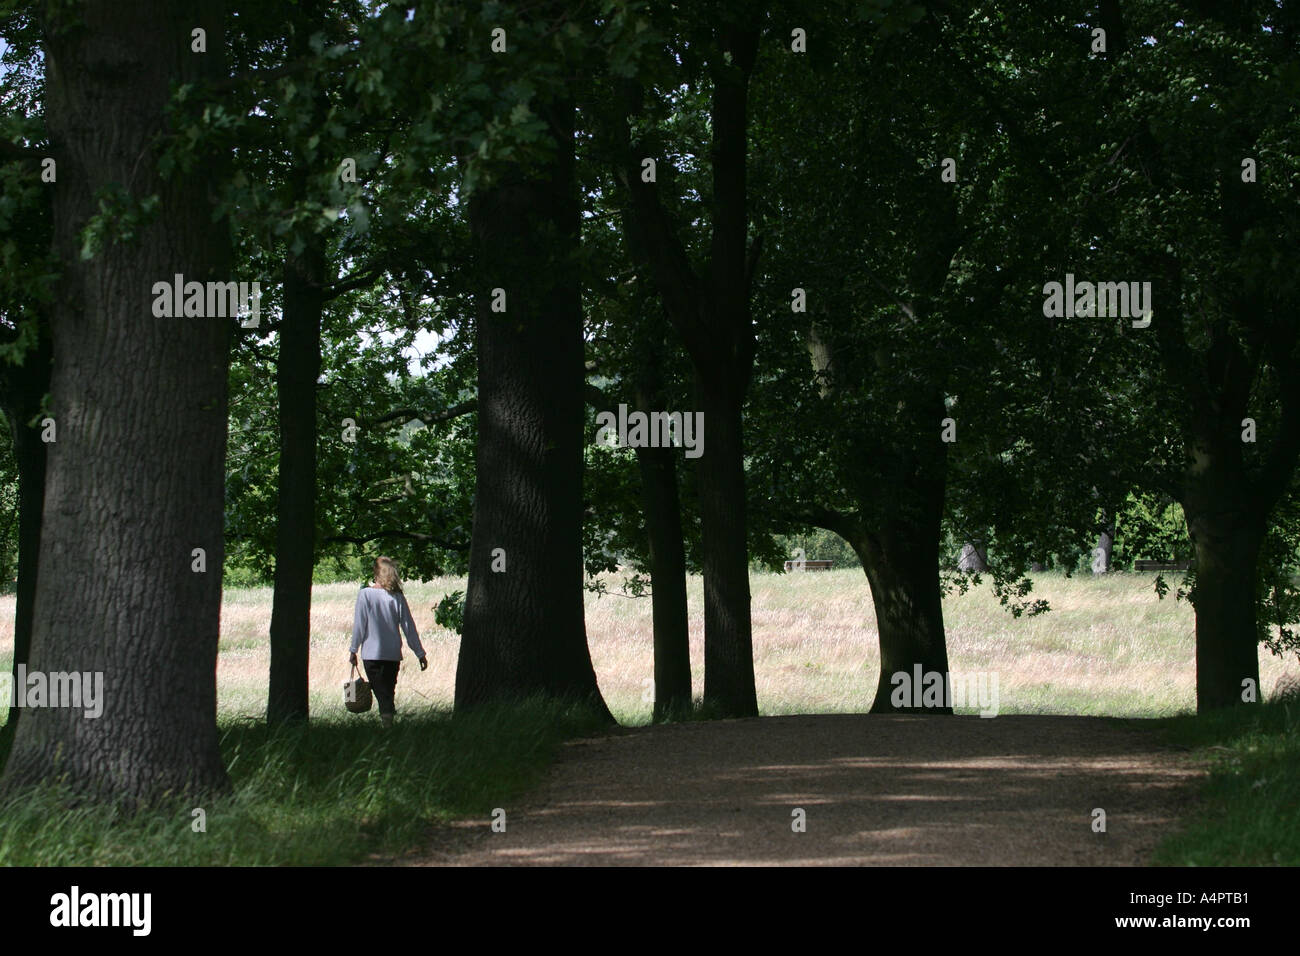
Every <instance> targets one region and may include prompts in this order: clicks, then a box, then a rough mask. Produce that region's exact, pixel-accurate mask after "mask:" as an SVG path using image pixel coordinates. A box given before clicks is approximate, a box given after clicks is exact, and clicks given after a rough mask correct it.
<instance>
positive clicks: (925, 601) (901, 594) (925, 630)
mask: <svg viewBox="0 0 1300 956" xmlns="http://www.w3.org/2000/svg"><path fill="white" fill-rule="evenodd" d="M936 474H937V475H938V477H935V475H936ZM943 475H944V471H943V468H942V467H939V468H938V469H933V470H932V471H931V473H930V474H928V475H926V476H923V477H917V478H916V479H915V481H914V483H913V486H912V488H913V493H912V494H911V495H909V496H908V498H907V500H906V503H905V504H906V507H905V508H898V509H896V517H895V518H892V519H891V520H889V521H888V522H887V523H886V525H885V527H884V528H883V529H881V530H880V531H877V532H870V531H860V532H859V533H858V534H856V535H855V536H854V538H853V539H852V540H850V544H852V545H853V549H854V551H856V552H857V554H858V557H859V558H860V559H861V560H862V568H863V570H864V571H865V572H866V575H867V580H868V582H870V584H871V598H872V602H873V603H874V604H875V608H876V626H877V628H878V630H879V632H880V678H879V680H878V682H877V684H876V698H875V701H874V702H873V703H872V705H871V713H873V714H880V713H927V714H951V713H952V708H951V707H948V706H939V707H933V706H924V704H923V703H921V702H920V700H919V697H913V694H916V695H920V694H921V693H922V688H918V687H915V674H916V672H917V671H916V668H917V667H919V668H920V673H921V675H922V677H923V678H924V677H925V675H927V674H938V675H940V676H939V680H942V681H946V679H947V677H948V645H947V638H946V635H945V633H944V627H943V595H942V593H941V591H940V586H939V530H940V528H939V526H940V522H941V520H942V518H943V500H944V477H943ZM896 675H906V676H907V683H904V684H901V685H900V684H899V683H897V681H898V678H897V677H896ZM900 687H902V688H905V689H906V690H907V691H908V693H905V694H900V696H901V697H902V700H901V702H898V701H895V700H894V697H895V695H896V693H899V688H900ZM918 703H920V704H921V705H920V706H917V704H918Z"/></svg>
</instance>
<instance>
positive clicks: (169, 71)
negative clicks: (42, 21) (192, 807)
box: [5, 0, 235, 804]
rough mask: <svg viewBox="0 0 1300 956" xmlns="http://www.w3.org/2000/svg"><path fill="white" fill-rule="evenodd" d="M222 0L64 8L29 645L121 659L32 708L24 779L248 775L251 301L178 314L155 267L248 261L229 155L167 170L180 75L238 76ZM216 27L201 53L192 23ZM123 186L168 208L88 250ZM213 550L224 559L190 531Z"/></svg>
mask: <svg viewBox="0 0 1300 956" xmlns="http://www.w3.org/2000/svg"><path fill="white" fill-rule="evenodd" d="M221 12H222V11H221V9H220V7H219V5H218V4H216V3H207V2H203V3H195V4H186V5H181V4H176V3H170V2H166V0H140V2H137V3H131V4H121V3H116V2H110V0H86V2H83V3H80V4H78V5H76V6H75V7H72V8H68V7H67V6H66V5H65V4H63V3H53V2H52V3H50V4H48V6H47V9H46V10H45V17H46V36H47V45H46V50H45V67H46V84H47V87H46V90H47V98H46V121H47V124H48V128H49V132H50V138H51V142H52V144H53V150H54V155H55V157H56V158H57V160H58V163H59V167H58V170H59V172H58V182H57V185H56V186H55V187H54V189H55V193H54V229H55V247H56V251H57V253H58V255H59V258H60V260H61V262H62V266H63V276H62V281H61V283H60V286H59V289H58V294H57V297H56V300H55V302H54V304H53V308H52V312H51V333H52V338H53V345H54V365H53V374H52V380H51V387H50V390H51V396H52V400H51V408H52V412H53V417H54V418H55V420H56V421H57V423H58V441H57V442H56V443H54V444H51V445H49V446H48V448H47V452H48V471H47V477H46V487H45V491H46V495H45V512H44V521H43V529H42V538H41V549H40V559H39V563H40V574H39V576H38V579H37V584H36V605H35V606H36V613H35V627H34V629H33V634H32V650H31V666H32V668H33V669H37V670H40V671H43V672H47V673H48V672H53V671H77V672H92V673H93V672H102V674H103V681H104V684H103V695H104V699H103V702H102V703H103V713H102V715H101V716H100V717H99V718H98V719H94V718H88V717H86V716H84V712H83V710H82V709H79V708H74V707H57V708H55V707H47V708H39V709H37V708H33V709H31V710H29V711H28V712H27V713H25V714H24V715H23V719H22V721H21V723H20V724H19V727H18V732H17V735H16V738H15V741H14V746H13V751H12V753H11V755H10V760H9V764H8V767H7V768H6V777H5V781H6V784H9V785H12V784H13V783H14V782H24V783H25V782H28V781H32V782H41V781H44V782H54V781H62V782H63V783H64V784H65V785H66V786H68V787H71V788H72V789H74V790H76V791H80V792H82V793H84V794H88V795H93V796H95V797H98V798H101V799H112V800H122V801H124V802H126V803H128V804H139V803H141V802H147V801H150V800H152V799H154V798H157V797H159V796H161V795H162V794H165V793H169V792H170V793H178V792H184V791H191V792H202V791H214V790H221V789H225V788H226V787H228V779H227V777H226V773H225V769H224V767H223V766H222V762H221V755H220V751H219V748H218V739H217V725H216V660H217V639H218V617H219V613H220V604H221V568H222V561H223V557H224V548H223V543H222V532H223V504H224V500H223V499H224V477H225V476H224V457H225V444H226V410H227V403H226V374H227V363H228V359H229V338H230V325H231V323H232V322H233V321H235V320H232V319H221V318H184V317H178V318H159V317H155V316H154V314H153V310H152V308H151V305H152V302H153V298H152V295H151V287H152V284H153V283H155V282H158V281H166V282H169V283H170V282H171V281H172V277H173V276H174V275H176V274H177V273H180V274H182V275H184V277H185V279H186V280H187V281H191V280H197V281H208V280H213V281H215V280H223V281H229V280H230V279H231V278H232V277H231V276H230V275H228V271H229V268H230V259H229V235H228V231H227V229H226V227H225V225H224V224H223V223H217V224H214V223H213V213H212V204H211V202H210V193H209V189H210V187H211V184H212V182H213V179H214V167H215V173H216V174H217V175H218V176H219V175H220V174H221V172H222V169H221V166H222V163H221V160H220V157H214V158H212V160H211V161H208V162H200V163H197V164H195V165H194V166H192V167H190V168H189V169H188V170H181V171H178V172H176V173H175V174H174V175H173V176H172V177H170V178H168V179H162V178H161V177H160V176H159V174H158V172H157V166H156V157H157V155H158V153H157V151H158V148H159V135H160V134H161V133H163V132H164V124H165V120H164V111H165V108H166V106H167V103H168V101H169V99H170V95H171V90H172V88H173V86H174V84H176V83H182V82H195V81H201V80H203V79H207V78H215V77H218V76H220V75H221V72H222V69H223V56H222V48H223V40H222V33H223V26H222V25H223V21H224V18H223V17H222V16H221V15H220V14H221ZM195 27H202V28H203V29H205V30H206V33H207V51H208V52H206V53H202V54H199V53H193V52H191V48H190V36H191V30H193V29H194V28H195ZM110 187H117V188H120V189H122V190H124V191H125V193H126V194H127V196H128V197H129V200H130V201H132V202H139V201H140V200H141V199H143V198H144V197H146V196H149V195H151V194H156V195H157V196H158V206H157V210H156V213H155V214H154V215H153V216H152V217H150V218H148V219H147V221H145V222H142V223H140V224H138V225H137V226H136V227H135V238H134V240H133V241H131V242H115V241H112V240H111V239H110V240H107V241H106V242H105V244H104V246H103V248H102V249H101V250H100V251H99V252H97V253H96V254H95V255H94V256H93V257H92V258H90V259H89V260H83V259H81V257H80V255H79V250H80V248H81V232H82V229H83V228H84V227H85V225H86V222H87V220H88V219H89V218H90V217H91V216H92V215H93V214H94V213H95V212H96V211H97V209H98V202H97V200H96V198H95V197H96V194H97V192H98V191H99V190H101V189H106V188H110ZM195 548H202V549H204V551H205V552H206V571H203V572H198V571H195V570H194V569H193V567H194V565H193V561H194V558H193V557H192V551H193V549H195Z"/></svg>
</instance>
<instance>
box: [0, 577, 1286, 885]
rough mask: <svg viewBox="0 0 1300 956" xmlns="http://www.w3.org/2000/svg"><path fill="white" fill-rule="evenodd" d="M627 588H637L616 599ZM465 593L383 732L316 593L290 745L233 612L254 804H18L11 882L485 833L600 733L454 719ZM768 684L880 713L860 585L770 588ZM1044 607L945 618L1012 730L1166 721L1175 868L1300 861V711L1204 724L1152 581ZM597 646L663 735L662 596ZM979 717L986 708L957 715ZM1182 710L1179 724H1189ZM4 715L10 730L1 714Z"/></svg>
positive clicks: (10, 844) (805, 699) (538, 712)
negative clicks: (1191, 762) (656, 690)
mask: <svg viewBox="0 0 1300 956" xmlns="http://www.w3.org/2000/svg"><path fill="white" fill-rule="evenodd" d="M609 584H610V586H611V587H616V586H617V582H616V581H613V580H612V579H611V581H610V582H609ZM463 588H464V581H463V579H453V578H447V579H442V580H436V581H432V582H427V583H423V584H418V583H412V584H410V585H408V588H407V592H408V597H409V600H410V604H411V607H412V611H413V613H414V616H415V620H416V624H417V626H418V627H419V628H420V631H421V635H422V638H423V640H424V644H425V647H426V649H427V650H428V652H429V657H430V669H429V670H428V671H427V672H425V673H421V672H420V671H419V669H418V668H417V667H415V666H414V661H413V659H412V658H411V657H410V656H409V655H408V657H407V661H408V663H407V666H406V667H404V669H403V672H402V677H401V679H400V680H399V682H398V723H397V727H396V729H395V731H394V732H393V733H389V734H379V733H378V732H377V731H378V718H377V716H376V715H375V713H374V712H373V711H372V712H371V713H369V714H365V715H361V716H357V715H351V714H348V713H347V712H346V711H345V710H344V708H343V705H342V700H341V685H342V683H343V681H344V680H345V679H346V677H347V675H348V670H349V668H348V663H347V646H348V640H349V637H350V633H351V624H352V612H353V602H354V600H355V597H356V591H357V588H356V586H355V585H351V584H336V585H320V586H317V587H316V588H315V591H314V600H313V610H312V631H313V635H312V662H311V688H312V712H313V721H312V725H311V728H310V731H309V732H304V731H302V730H291V731H288V732H283V733H277V734H270V733H268V732H267V731H266V729H265V727H264V726H263V725H262V724H261V723H260V718H261V716H262V714H263V712H264V710H265V704H266V674H267V669H268V663H269V653H268V647H267V628H268V624H269V620H270V610H271V609H270V601H271V590H270V589H269V588H252V589H237V590H230V591H228V592H227V593H226V595H225V600H224V603H223V608H222V620H221V635H222V636H221V651H220V659H219V664H218V671H217V677H218V699H219V722H220V724H221V727H222V732H223V740H222V750H223V754H224V756H225V760H226V764H227V766H228V767H229V768H230V774H231V778H232V781H233V783H234V786H235V792H234V795H233V796H231V797H227V798H224V799H222V800H218V801H214V802H212V804H211V805H210V806H209V807H207V808H205V812H206V813H207V814H208V816H207V829H206V831H205V832H203V833H201V834H200V833H196V831H194V829H193V827H192V815H193V810H194V808H193V807H191V806H190V805H189V804H188V803H186V802H183V801H182V802H178V803H176V804H175V805H169V806H167V807H163V808H161V809H159V810H158V811H156V812H154V813H150V814H144V815H140V816H137V817H134V818H126V817H122V816H120V815H119V814H117V813H116V812H115V811H112V810H108V809H104V808H95V807H85V808H81V809H76V810H73V811H71V812H67V811H66V810H65V809H64V808H65V807H66V802H65V798H64V796H63V795H61V794H60V793H58V792H56V791H48V792H45V793H43V794H36V795H31V794H28V795H24V797H23V798H22V799H21V800H19V801H10V802H8V803H7V804H3V805H0V865H6V864H10V865H34V864H45V865H59V864H62V865H86V864H141V863H150V864H181V865H185V864H267V863H297V864H335V863H347V862H356V861H358V860H364V859H367V858H374V857H375V856H376V855H379V856H381V857H393V856H400V855H402V854H404V853H407V852H411V851H415V850H418V848H419V847H420V846H421V845H423V844H424V842H425V840H426V837H427V833H428V830H429V827H430V826H431V825H433V824H434V823H436V822H437V821H439V820H446V819H449V818H452V817H465V816H480V815H482V816H484V817H486V814H487V813H489V812H490V810H491V808H492V807H494V806H497V805H500V804H501V803H502V802H504V801H505V800H506V799H507V798H510V797H512V796H514V795H516V794H518V793H520V792H522V791H523V790H524V789H526V788H527V787H529V786H530V785H532V784H533V783H534V782H535V781H536V780H537V779H538V776H539V774H540V773H541V772H542V771H543V770H544V769H545V767H546V766H547V764H548V763H549V762H550V760H551V759H552V757H553V754H554V753H555V750H556V748H557V747H558V746H559V743H560V742H561V741H562V740H563V739H564V738H565V737H566V736H571V735H573V734H577V733H582V732H584V731H586V730H588V729H591V728H593V727H594V724H593V723H592V722H591V720H590V719H589V715H585V714H583V713H579V712H573V711H565V710H562V709H557V708H556V707H555V706H554V705H548V704H544V703H540V702H534V703H530V704H527V705H526V706H525V707H524V709H523V711H520V710H509V711H507V710H497V711H486V712H484V713H482V714H477V715H475V716H474V717H473V718H472V719H469V720H466V721H451V720H450V719H449V718H448V713H449V709H450V705H451V701H452V691H453V686H454V680H455V667H456V651H457V642H458V638H457V636H456V635H455V634H453V633H451V632H448V631H445V630H442V629H440V628H438V627H437V626H436V625H435V624H434V621H433V607H434V605H436V604H437V602H438V600H439V599H440V598H441V597H442V596H443V595H444V594H445V593H447V592H449V591H452V590H455V589H463ZM751 589H752V594H753V603H752V607H753V622H754V667H755V674H756V679H757V684H758V700H759V707H760V710H761V711H762V713H764V714H796V713H844V712H860V711H865V710H866V709H867V708H868V707H869V706H870V703H871V699H872V694H873V693H874V688H875V684H876V679H877V670H878V667H879V650H878V648H877V647H876V632H875V622H874V615H873V612H872V606H871V600H870V592H869V590H868V588H867V585H866V581H865V577H864V576H863V574H862V572H861V571H860V570H856V569H848V570H839V571H830V572H825V573H812V574H788V575H768V574H760V575H755V576H754V577H753V579H752V582H751ZM700 591H701V587H700V580H699V579H698V578H693V579H691V581H690V584H689V598H690V606H691V643H692V647H691V657H692V662H693V665H694V677H695V690H696V694H697V695H698V694H699V692H700V690H701V687H702V681H703V673H702V661H703V647H702V641H703V634H702V630H703V624H702V619H701V618H702V598H701V593H700ZM1035 596H1041V597H1046V598H1047V599H1048V600H1049V601H1050V602H1051V605H1052V608H1053V610H1052V611H1051V612H1050V613H1048V614H1045V615H1042V616H1040V617H1037V618H1032V619H1026V618H1021V619H1014V618H1012V617H1011V616H1010V615H1009V614H1007V613H1006V612H1005V611H1004V610H1002V609H1001V608H1000V607H999V606H998V604H997V602H996V600H995V599H994V598H993V597H992V595H991V594H990V593H989V590H988V588H987V586H985V587H983V588H981V589H979V590H978V591H972V592H971V593H970V594H967V595H965V596H952V597H950V598H949V599H947V600H946V601H945V604H944V617H945V621H946V623H947V630H948V642H949V657H950V666H951V668H952V671H953V674H954V678H960V677H961V676H962V675H964V674H973V673H976V672H983V673H984V674H986V675H989V678H990V679H991V677H992V675H996V676H997V680H998V687H999V701H998V706H999V713H1003V714H1087V715H1105V716H1114V717H1120V718H1142V717H1145V718H1165V719H1164V720H1162V721H1160V723H1159V725H1158V726H1160V727H1162V728H1164V729H1165V730H1167V732H1168V733H1169V734H1170V737H1171V739H1173V740H1176V741H1180V742H1182V743H1183V744H1184V745H1186V746H1188V747H1195V748H1199V749H1198V753H1200V754H1201V755H1202V756H1204V757H1208V758H1209V759H1212V761H1213V773H1212V776H1211V778H1210V782H1209V784H1208V786H1207V789H1206V795H1207V801H1206V802H1205V804H1204V806H1203V807H1202V808H1201V810H1199V811H1198V816H1197V817H1196V818H1194V819H1192V820H1190V821H1189V822H1188V826H1187V827H1186V828H1185V830H1184V831H1183V832H1182V833H1180V834H1179V835H1178V836H1177V837H1175V838H1173V839H1171V840H1170V841H1169V842H1168V843H1167V844H1166V845H1165V846H1164V847H1163V848H1162V850H1161V856H1160V858H1159V860H1160V862H1164V863H1171V864H1188V863H1192V864H1232V863H1287V862H1290V863H1295V862H1297V861H1300V833H1297V834H1294V835H1291V836H1287V835H1286V834H1287V833H1288V832H1289V831H1290V830H1294V827H1292V826H1291V824H1290V823H1289V821H1290V818H1291V815H1292V814H1293V812H1294V809H1293V808H1294V806H1295V804H1296V800H1297V796H1298V795H1300V769H1298V767H1300V758H1298V756H1297V755H1298V754H1300V698H1296V699H1295V703H1294V704H1293V705H1292V704H1288V703H1286V702H1282V703H1279V704H1273V705H1270V706H1269V707H1267V708H1261V709H1259V711H1258V712H1257V713H1254V714H1241V713H1234V714H1229V715H1224V716H1223V717H1221V718H1218V719H1211V720H1204V719H1195V718H1191V717H1189V716H1187V715H1188V714H1190V713H1191V712H1192V711H1193V710H1194V707H1195V682H1194V675H1195V669H1194V644H1193V617H1192V612H1191V609H1190V608H1189V607H1188V606H1187V604H1186V603H1181V604H1180V603H1176V602H1175V601H1174V600H1173V599H1172V598H1166V599H1165V600H1164V601H1160V600H1157V599H1156V597H1155V595H1154V593H1153V592H1152V590H1151V580H1150V579H1149V578H1147V577H1144V576H1137V575H1125V574H1115V575H1111V576H1108V577H1106V578H1103V579H1093V578H1091V577H1090V576H1085V577H1080V578H1073V579H1067V578H1064V577H1062V576H1059V575H1042V576H1040V577H1039V578H1038V579H1037V581H1036V588H1035ZM587 632H588V639H589V643H590V646H591V654H592V659H593V662H594V665H595V669H596V674H597V677H598V679H599V681H600V686H601V690H602V692H603V693H604V695H605V698H606V700H607V701H608V703H609V705H610V708H611V709H612V710H613V712H614V714H615V716H616V717H617V718H618V719H619V720H620V721H621V722H623V723H624V724H641V723H646V722H648V721H649V718H650V710H651V699H652V698H651V695H650V693H649V690H650V687H649V680H650V677H651V675H652V673H653V662H652V648H651V608H650V601H649V600H648V599H641V600H634V599H629V598H624V597H620V596H614V595H607V596H605V597H603V598H597V597H596V596H595V595H589V596H588V600H587ZM12 640H13V598H12V597H8V598H4V599H0V667H3V668H5V669H8V668H9V666H10V662H11V655H12ZM1260 664H1261V679H1262V685H1263V687H1262V690H1263V693H1264V696H1265V698H1269V697H1272V696H1274V695H1275V692H1276V691H1277V689H1278V688H1279V687H1280V686H1285V685H1286V684H1287V683H1288V682H1290V681H1297V680H1300V667H1298V666H1297V664H1296V662H1295V661H1294V660H1291V661H1282V660H1279V659H1277V658H1275V657H1272V656H1271V655H1268V654H1264V655H1263V656H1262V657H1261V660H1260ZM958 710H959V712H965V713H974V712H976V708H974V707H966V708H958ZM1178 715H1181V716H1178ZM0 719H3V714H2V713H0Z"/></svg>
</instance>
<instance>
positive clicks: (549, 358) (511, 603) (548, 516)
mask: <svg viewBox="0 0 1300 956" xmlns="http://www.w3.org/2000/svg"><path fill="white" fill-rule="evenodd" d="M540 108H541V110H542V112H541V114H540V115H542V116H544V117H545V119H546V121H547V122H548V124H549V125H550V128H551V136H552V138H553V141H554V144H555V154H554V158H553V159H552V160H551V161H550V162H549V163H548V164H547V165H546V168H545V169H543V170H541V171H530V170H525V169H522V168H516V169H514V170H512V171H507V172H505V173H503V174H502V175H501V176H500V177H499V178H498V179H497V180H496V181H495V183H494V184H493V185H491V186H489V187H487V188H486V189H482V190H480V191H478V192H476V193H475V194H474V196H473V197H472V199H471V200H470V226H471V232H472V234H473V241H474V244H475V251H476V256H477V268H478V274H479V276H480V277H481V278H480V281H482V282H483V284H484V288H483V291H482V293H481V294H480V295H479V299H478V311H477V315H476V322H475V347H476V351H477V355H478V416H479V417H478V447H477V451H476V456H475V462H476V478H475V498H474V530H473V535H472V538H471V544H470V569H469V584H468V587H467V592H466V597H465V623H464V629H463V632H462V636H461V645H460V659H459V661H458V663H457V667H456V710H457V711H458V712H464V711H467V710H470V709H472V708H474V707H477V706H479V705H481V704H484V703H486V702H488V701H491V700H499V699H519V698H523V697H528V696H531V695H544V696H549V697H562V698H576V699H581V700H584V701H587V702H589V703H590V704H591V705H592V706H593V707H595V708H596V709H597V710H598V711H599V712H601V713H602V714H603V715H604V716H605V717H606V718H607V719H609V720H611V721H612V720H613V717H612V716H611V715H610V714H609V711H608V709H607V708H606V707H605V704H604V700H603V699H602V698H601V696H600V691H599V689H598V688H597V685H596V674H595V671H594V669H593V668H592V665H591V656H590V654H589V652H588V649H587V638H586V630H585V625H584V618H583V587H582V580H583V568H582V535H581V528H582V462H583V459H582V444H583V437H584V436H583V431H582V429H583V382H584V378H585V369H584V366H583V338H582V330H583V315H582V302H581V297H580V285H579V277H578V273H577V271H576V270H577V265H576V261H575V259H576V252H577V247H578V220H579V212H578V195H577V186H576V181H575V176H574V145H573V135H574V125H573V124H574V106H573V103H572V101H568V100H556V101H552V102H551V103H549V104H546V105H544V106H542V107H540ZM494 288H495V289H501V290H503V291H504V294H505V300H504V306H505V308H504V311H495V312H494V311H493V304H494V302H498V301H500V300H499V299H497V297H496V296H495V295H494V294H493V292H492V291H491V290H492V289H494ZM494 565H495V567H496V568H498V569H501V568H504V570H494Z"/></svg>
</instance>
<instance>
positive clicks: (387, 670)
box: [361, 661, 399, 723]
mask: <svg viewBox="0 0 1300 956" xmlns="http://www.w3.org/2000/svg"><path fill="white" fill-rule="evenodd" d="M361 663H363V664H364V665H365V667H366V680H368V681H370V689H371V690H373V691H374V692H375V702H376V703H377V704H378V705H379V716H380V717H387V718H388V720H392V717H393V713H394V712H395V711H396V709H397V708H396V706H395V704H394V701H393V694H394V691H395V690H396V689H397V667H398V663H399V662H398V661H362V662H361ZM387 722H388V721H385V723H387Z"/></svg>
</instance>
